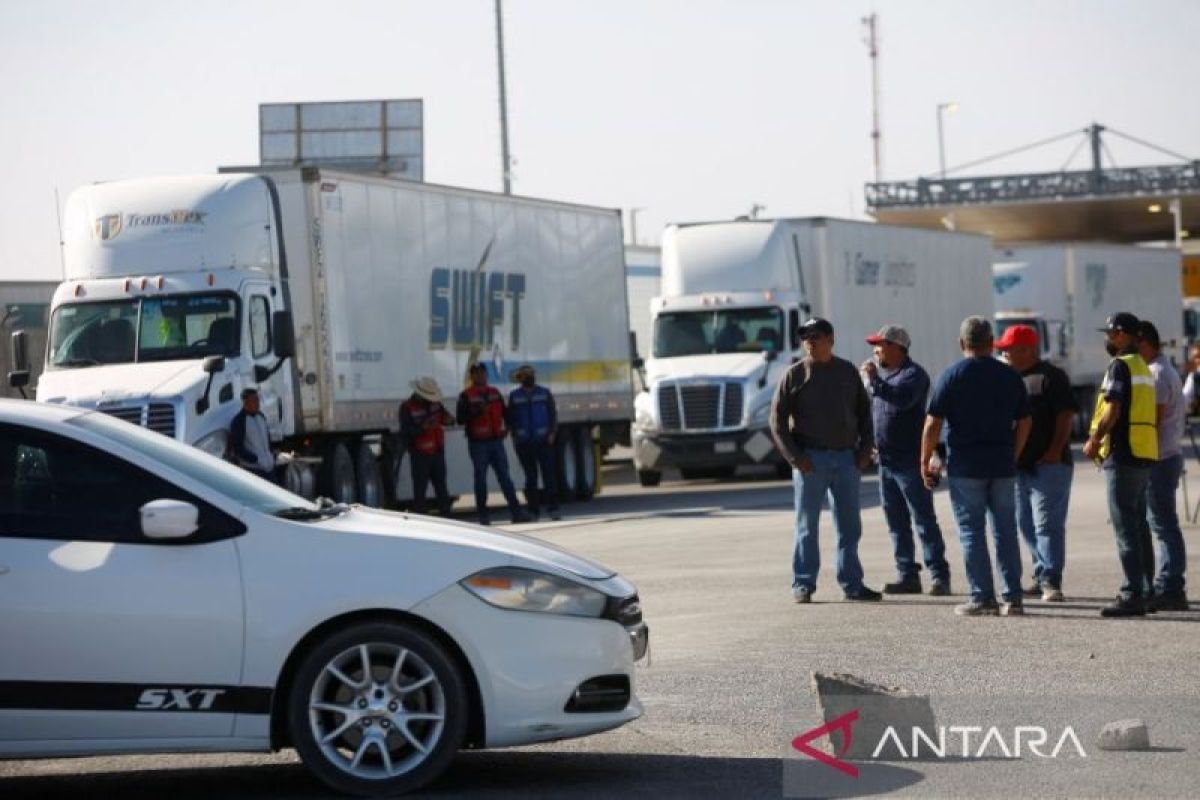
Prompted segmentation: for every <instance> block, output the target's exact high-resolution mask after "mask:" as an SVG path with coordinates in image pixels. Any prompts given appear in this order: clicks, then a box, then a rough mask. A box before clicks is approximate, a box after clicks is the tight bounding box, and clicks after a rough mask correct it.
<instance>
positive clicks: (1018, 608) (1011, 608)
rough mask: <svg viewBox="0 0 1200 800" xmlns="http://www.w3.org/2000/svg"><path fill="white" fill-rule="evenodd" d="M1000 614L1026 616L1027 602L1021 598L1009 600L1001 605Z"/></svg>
mask: <svg viewBox="0 0 1200 800" xmlns="http://www.w3.org/2000/svg"><path fill="white" fill-rule="evenodd" d="M1000 616H1002V617H1023V616H1025V603H1024V602H1022V600H1021V599H1020V598H1017V599H1016V600H1008V601H1006V602H1004V603H1002V604H1001V605H1000Z"/></svg>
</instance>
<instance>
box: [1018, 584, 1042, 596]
mask: <svg viewBox="0 0 1200 800" xmlns="http://www.w3.org/2000/svg"><path fill="white" fill-rule="evenodd" d="M1021 591H1022V592H1024V594H1025V596H1026V597H1041V596H1042V584H1041V581H1037V580H1035V581H1034V582H1033V583H1031V584H1029V585H1028V586H1026V587H1025V588H1024V589H1022V590H1021Z"/></svg>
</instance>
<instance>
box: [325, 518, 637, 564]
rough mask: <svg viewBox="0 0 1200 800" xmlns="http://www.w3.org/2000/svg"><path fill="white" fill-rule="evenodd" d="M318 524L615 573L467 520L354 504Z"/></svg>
mask: <svg viewBox="0 0 1200 800" xmlns="http://www.w3.org/2000/svg"><path fill="white" fill-rule="evenodd" d="M320 525H321V527H323V528H325V529H326V530H329V531H338V532H343V533H348V534H357V535H362V536H389V537H393V538H396V539H407V540H414V541H416V540H419V541H425V542H438V543H442V544H447V545H453V546H457V547H465V548H472V549H476V550H489V551H491V552H493V553H496V554H497V555H499V556H502V557H503V558H504V559H505V560H506V561H523V562H525V564H518V566H535V567H542V568H546V567H550V568H551V569H552V570H553V571H557V572H567V573H569V574H571V575H575V576H577V577H580V578H586V579H587V580H591V581H603V580H607V579H608V578H611V577H613V576H614V575H616V572H615V571H613V570H611V569H609V568H607V567H604V566H601V565H600V564H597V563H596V562H594V561H589V560H588V559H586V558H582V557H581V556H577V555H575V554H574V553H571V552H568V551H566V550H564V549H562V548H560V547H556V546H555V545H552V544H550V543H548V542H544V541H542V540H540V539H534V538H533V537H531V536H522V535H520V534H517V533H509V532H506V531H500V530H496V529H495V528H487V527H483V526H480V525H471V524H469V523H466V522H457V521H453V520H441V519H436V518H434V517H423V516H418V515H413V514H401V513H397V512H392V511H379V510H376V509H370V508H364V507H362V506H354V507H353V508H351V510H350V511H349V512H347V513H345V514H341V515H339V516H337V517H333V518H331V519H328V520H325V521H324V522H322V523H320Z"/></svg>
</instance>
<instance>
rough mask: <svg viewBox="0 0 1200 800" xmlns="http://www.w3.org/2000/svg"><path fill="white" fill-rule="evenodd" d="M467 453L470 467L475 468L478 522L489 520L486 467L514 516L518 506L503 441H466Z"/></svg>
mask: <svg viewBox="0 0 1200 800" xmlns="http://www.w3.org/2000/svg"><path fill="white" fill-rule="evenodd" d="M467 452H468V453H470V454H471V466H472V467H474V468H475V510H476V511H477V512H478V514H479V520H480V521H481V522H487V521H489V520H490V517H489V515H488V507H487V496H488V489H487V471H488V467H491V468H492V471H493V472H495V473H496V483H498V484H500V491H501V492H503V493H504V499H505V501H506V502H507V503H508V510H509V512H510V513H512V514H513V515H516V514H517V512H518V511H519V510H520V506H519V505H518V503H517V492H516V490H515V489H513V482H512V478H511V477H509V474H508V455H507V454H506V453H505V452H504V440H503V439H487V440H484V441H474V440H468V441H467Z"/></svg>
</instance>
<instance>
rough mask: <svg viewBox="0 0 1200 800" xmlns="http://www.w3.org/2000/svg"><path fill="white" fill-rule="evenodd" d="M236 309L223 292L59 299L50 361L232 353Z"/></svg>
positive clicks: (91, 362) (65, 363) (78, 363)
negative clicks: (85, 300) (93, 300)
mask: <svg viewBox="0 0 1200 800" xmlns="http://www.w3.org/2000/svg"><path fill="white" fill-rule="evenodd" d="M238 310H239V309H238V298H237V295H234V294H230V293H227V292H214V293H209V294H191V295H168V296H165V297H131V298H129V299H128V300H125V299H122V300H108V301H102V302H96V303H71V304H67V305H62V306H59V307H58V308H56V309H55V310H54V318H53V319H52V320H51V323H50V358H49V362H50V367H51V368H68V367H90V366H96V365H98V364H129V363H132V362H136V361H173V360H178V359H188V358H203V357H205V356H213V355H221V356H236V355H237V354H238V347H239V336H238V332H239V330H240V326H239V325H238V319H239V316H238Z"/></svg>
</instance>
